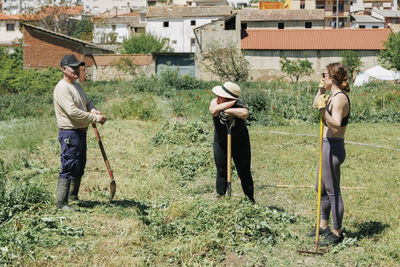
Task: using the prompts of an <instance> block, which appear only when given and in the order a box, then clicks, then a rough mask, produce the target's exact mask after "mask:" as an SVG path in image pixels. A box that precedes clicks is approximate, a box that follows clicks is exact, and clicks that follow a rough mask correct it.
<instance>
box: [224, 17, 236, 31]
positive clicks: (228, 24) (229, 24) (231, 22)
mask: <svg viewBox="0 0 400 267" xmlns="http://www.w3.org/2000/svg"><path fill="white" fill-rule="evenodd" d="M235 29H236V17H232V18H230V19H228V20H225V30H235Z"/></svg>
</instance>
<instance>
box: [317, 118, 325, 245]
mask: <svg viewBox="0 0 400 267" xmlns="http://www.w3.org/2000/svg"><path fill="white" fill-rule="evenodd" d="M323 134H324V122H323V120H322V115H321V118H320V127H319V168H318V208H317V225H316V226H315V252H318V246H319V243H318V241H319V225H320V219H321V180H322V138H323Z"/></svg>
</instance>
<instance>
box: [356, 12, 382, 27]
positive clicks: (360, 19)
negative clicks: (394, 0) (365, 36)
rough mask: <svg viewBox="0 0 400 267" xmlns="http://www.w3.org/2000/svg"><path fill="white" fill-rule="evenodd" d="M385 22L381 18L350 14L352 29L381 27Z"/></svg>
mask: <svg viewBox="0 0 400 267" xmlns="http://www.w3.org/2000/svg"><path fill="white" fill-rule="evenodd" d="M384 27H385V22H384V21H383V20H380V19H377V18H374V17H371V16H367V15H351V25H350V28H352V29H383V28H384Z"/></svg>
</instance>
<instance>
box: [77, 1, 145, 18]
mask: <svg viewBox="0 0 400 267" xmlns="http://www.w3.org/2000/svg"><path fill="white" fill-rule="evenodd" d="M82 5H83V8H84V10H85V13H88V14H93V15H99V14H102V13H104V12H107V11H113V12H115V13H117V14H125V13H129V12H130V10H131V9H140V8H146V7H147V0H82Z"/></svg>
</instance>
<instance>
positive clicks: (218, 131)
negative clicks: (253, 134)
mask: <svg viewBox="0 0 400 267" xmlns="http://www.w3.org/2000/svg"><path fill="white" fill-rule="evenodd" d="M232 108H246V109H248V107H247V106H246V105H245V104H244V103H243V102H242V101H240V100H239V99H238V100H236V103H235V104H234V105H233V106H232ZM221 112H222V111H221ZM220 117H221V116H220V115H219V116H216V117H213V122H214V140H215V141H217V142H219V143H221V144H223V145H224V146H226V142H227V137H226V136H227V133H228V130H227V126H226V124H225V123H223V122H222V121H223V119H221V118H220ZM234 119H235V124H234V126H233V127H232V145H233V146H234V145H235V143H237V142H240V141H241V140H242V139H243V138H249V133H248V131H247V127H246V124H245V122H244V120H242V119H240V118H237V117H235V118H234Z"/></svg>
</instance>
